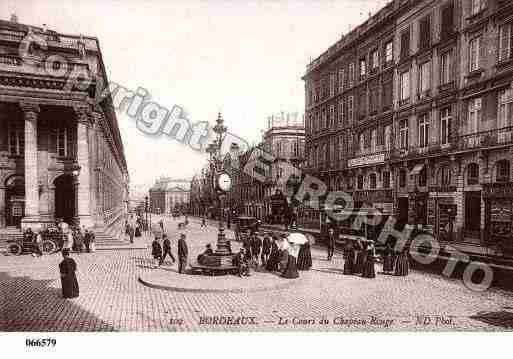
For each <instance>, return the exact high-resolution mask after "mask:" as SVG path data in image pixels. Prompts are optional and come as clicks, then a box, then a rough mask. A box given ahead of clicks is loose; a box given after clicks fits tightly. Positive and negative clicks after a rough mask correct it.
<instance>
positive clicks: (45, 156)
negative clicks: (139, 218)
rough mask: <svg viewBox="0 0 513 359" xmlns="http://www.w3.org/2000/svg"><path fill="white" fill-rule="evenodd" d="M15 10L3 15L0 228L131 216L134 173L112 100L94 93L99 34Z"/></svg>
mask: <svg viewBox="0 0 513 359" xmlns="http://www.w3.org/2000/svg"><path fill="white" fill-rule="evenodd" d="M12 20H13V21H3V20H0V228H4V227H15V226H16V227H22V228H27V227H31V228H33V229H38V228H41V227H44V226H47V225H49V224H51V223H54V221H55V219H56V218H63V219H64V220H65V221H67V222H69V223H77V224H78V223H79V224H80V225H84V226H87V227H91V226H96V227H104V228H106V227H111V226H114V225H118V224H119V223H122V222H124V218H125V214H126V208H127V207H126V206H127V200H128V182H129V176H128V170H127V164H126V160H125V156H124V151H123V144H122V141H121V137H120V133H119V129H118V124H117V120H116V115H115V111H114V108H113V106H112V100H111V98H110V96H108V95H107V96H104V97H99V96H96V95H97V85H99V86H98V87H100V86H101V85H102V84H106V83H108V80H107V76H106V70H105V66H104V64H103V60H102V54H101V51H100V45H99V41H98V39H97V38H95V37H88V36H87V37H86V36H74V35H64V34H60V33H57V32H54V31H50V30H46V29H44V28H39V27H34V26H28V25H22V24H19V23H17V21H16V19H15V17H13V18H12ZM57 58H59V59H60V60H55V59H57ZM101 89H103V88H101ZM95 97H98V98H100V99H101V101H95Z"/></svg>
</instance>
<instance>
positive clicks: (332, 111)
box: [329, 104, 335, 127]
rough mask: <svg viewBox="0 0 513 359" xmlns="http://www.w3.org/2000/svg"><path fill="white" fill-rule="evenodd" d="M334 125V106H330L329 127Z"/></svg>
mask: <svg viewBox="0 0 513 359" xmlns="http://www.w3.org/2000/svg"><path fill="white" fill-rule="evenodd" d="M334 125H335V105H333V104H332V105H330V114H329V127H332V126H334Z"/></svg>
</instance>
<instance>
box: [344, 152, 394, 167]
mask: <svg viewBox="0 0 513 359" xmlns="http://www.w3.org/2000/svg"><path fill="white" fill-rule="evenodd" d="M384 162H385V153H377V154H372V155H368V156H362V157H358V158H351V159H350V160H349V161H348V162H347V165H348V167H356V166H365V165H370V164H375V163H384Z"/></svg>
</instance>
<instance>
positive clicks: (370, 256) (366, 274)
mask: <svg viewBox="0 0 513 359" xmlns="http://www.w3.org/2000/svg"><path fill="white" fill-rule="evenodd" d="M375 257H376V251H375V247H374V242H373V241H369V242H368V243H367V249H366V256H365V264H364V265H363V271H362V277H363V278H376V269H375V268H374V263H375V262H376V261H375Z"/></svg>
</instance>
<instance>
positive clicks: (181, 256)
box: [178, 233, 189, 273]
mask: <svg viewBox="0 0 513 359" xmlns="http://www.w3.org/2000/svg"><path fill="white" fill-rule="evenodd" d="M185 238H186V236H185V233H181V234H180V239H179V240H178V273H185V269H186V268H187V256H188V255H189V249H188V248H187V242H186V241H185Z"/></svg>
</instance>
